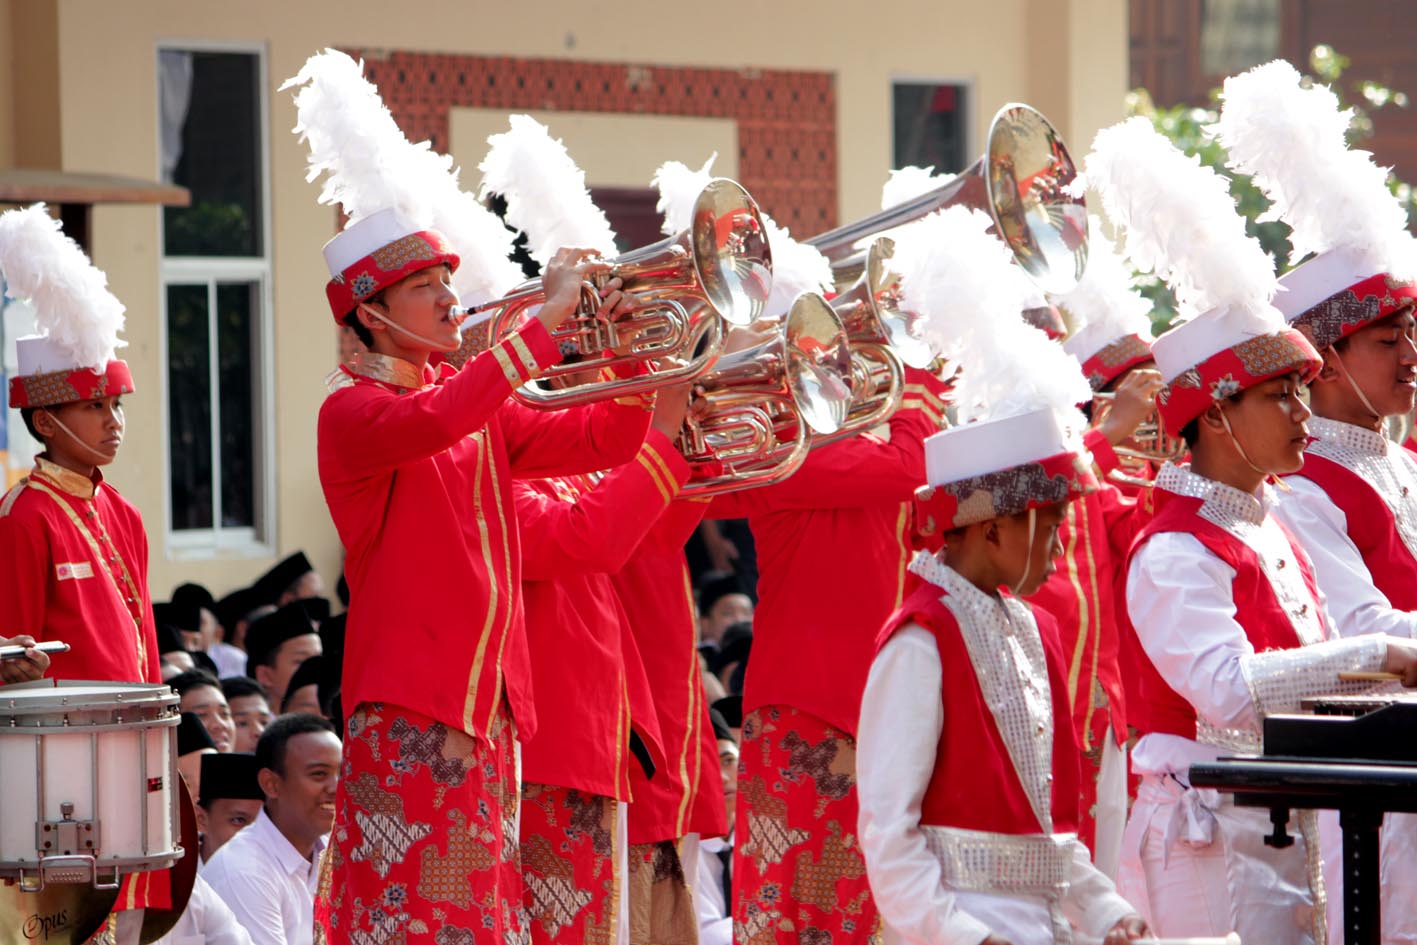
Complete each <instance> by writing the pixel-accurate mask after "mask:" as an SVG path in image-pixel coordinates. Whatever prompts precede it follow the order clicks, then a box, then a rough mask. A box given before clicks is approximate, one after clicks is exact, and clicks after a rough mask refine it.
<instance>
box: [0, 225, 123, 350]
mask: <svg viewBox="0 0 1417 945" xmlns="http://www.w3.org/2000/svg"><path fill="white" fill-rule="evenodd" d="M0 275H3V276H4V279H5V294H6V295H7V296H9V297H10V298H13V299H24V300H26V301H28V302H29V303H30V305H31V306H33V308H34V313H35V326H36V327H37V328H38V329H39V332H40V334H42V335H45V336H47V337H48V338H49V341H50V343H51V344H52V345H54V346H55V347H57V348H59V349H61V350H63V351H64V352H65V353H67V354H68V355H69V357H70V359H71V360H72V362H73V363H74V364H75V365H79V366H83V367H90V368H94V369H95V370H100V371H101V370H103V369H104V368H105V367H107V365H108V362H109V361H112V360H113V358H114V351H115V349H117V348H119V347H121V346H122V345H124V344H125V342H123V341H120V340H119V338H118V333H119V332H120V331H122V330H123V311H124V309H123V303H122V302H120V301H118V299H117V298H115V297H114V295H113V293H112V292H110V291H108V276H106V275H105V274H104V273H103V270H101V269H99V268H98V267H97V266H95V265H94V264H93V263H92V262H90V261H89V258H88V256H86V255H84V251H83V250H82V249H80V248H79V244H78V243H75V242H74V241H73V240H72V239H70V238H69V237H68V236H65V235H64V233H63V232H62V231H61V229H60V224H59V221H58V220H56V219H54V218H53V217H51V216H50V215H49V213H48V211H47V210H46V209H45V206H44V204H42V203H37V204H35V205H33V206H31V207H26V208H25V209H23V210H10V211H7V212H6V213H0Z"/></svg>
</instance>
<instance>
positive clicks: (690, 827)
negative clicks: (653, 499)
mask: <svg viewBox="0 0 1417 945" xmlns="http://www.w3.org/2000/svg"><path fill="white" fill-rule="evenodd" d="M707 508H708V500H707V499H680V500H679V501H677V502H675V503H674V504H673V505H671V506H670V507H669V509H668V510H667V511H666V512H665V513H664V515H662V516H661V517H660V519H659V521H658V522H657V523H656V524H655V527H654V528H653V529H652V530H651V531H650V533H649V535H647V536H646V537H645V540H644V541H642V542H640V545H639V547H638V548H636V549H635V553H634V555H633V556H632V557H631V558H630V560H629V562H628V563H626V565H625V566H624V567H623V568H621V569H620V571H619V572H618V573H616V574H615V575H614V578H613V580H614V582H615V588H616V590H617V591H619V594H620V601H621V603H622V604H623V605H624V607H625V614H626V616H627V617H628V619H629V627H630V631H631V633H632V634H633V635H634V638H635V641H636V643H637V644H638V645H639V651H640V656H641V658H642V659H643V660H644V667H645V673H646V675H647V677H648V679H649V685H650V690H651V693H652V697H653V700H654V708H655V713H656V715H657V716H658V718H659V734H660V737H661V738H662V739H663V740H664V752H665V755H666V761H667V763H666V765H665V766H664V767H663V768H662V769H660V770H659V771H657V772H655V775H654V777H653V778H652V779H647V778H645V777H644V773H643V772H642V771H640V770H639V769H638V768H637V767H632V768H631V769H630V786H631V789H632V791H633V792H634V800H633V801H631V803H630V810H629V840H630V843H632V844H640V843H658V842H659V841H661V840H677V839H678V838H679V837H682V836H684V835H685V834H687V833H698V834H700V835H702V836H705V837H717V836H722V835H723V834H725V833H727V832H728V820H727V815H726V813H725V811H724V806H723V790H722V787H721V785H720V782H719V777H718V746H717V743H716V742H715V741H714V737H713V729H712V727H711V726H710V725H709V717H708V704H707V702H706V701H705V698H704V680H703V675H702V673H701V672H700V665H699V655H698V650H697V648H696V645H695V644H696V642H697V639H698V623H697V621H696V620H695V619H694V597H693V592H692V591H691V590H690V587H689V568H688V565H687V564H686V563H685V560H684V542H686V541H688V539H689V535H690V534H691V533H692V532H693V531H694V529H695V528H696V527H698V524H699V520H700V519H702V518H703V515H704V511H705V509H707Z"/></svg>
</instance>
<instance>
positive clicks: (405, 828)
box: [315, 702, 528, 945]
mask: <svg viewBox="0 0 1417 945" xmlns="http://www.w3.org/2000/svg"><path fill="white" fill-rule="evenodd" d="M487 736H488V737H487V738H486V739H485V740H482V739H474V738H473V737H472V736H470V735H467V734H466V733H464V732H461V731H458V730H456V729H453V728H450V727H449V726H447V725H443V724H442V723H439V722H436V721H434V720H433V719H431V718H429V717H427V716H423V715H419V714H417V713H415V712H411V711H409V710H406V709H403V708H400V707H398V706H393V705H386V704H383V703H377V702H374V703H362V704H360V705H359V706H358V708H357V709H356V711H355V712H354V713H353V714H352V715H351V716H350V718H349V721H348V722H347V723H346V726H345V739H344V760H343V764H342V766H341V771H340V785H339V793H338V796H337V797H336V800H335V806H336V811H335V826H334V831H333V833H332V834H331V838H330V845H329V848H328V849H327V851H326V855H325V860H324V863H323V864H322V870H321V877H320V889H319V893H318V894H317V896H316V898H315V942H316V945H323V943H329V945H344V943H349V945H386V943H388V945H413V943H434V945H474V943H479V945H480V943H500V945H526V942H527V941H528V939H527V935H526V925H527V923H526V916H525V914H524V912H523V906H522V878H521V862H520V860H519V858H518V856H517V826H516V823H517V803H518V792H517V782H516V728H515V726H514V725H513V723H512V721H511V717H510V715H509V714H508V713H507V710H506V707H505V704H504V705H503V706H502V707H501V708H500V709H499V710H498V711H497V713H496V714H495V715H494V717H493V722H492V725H491V727H490V729H489V731H488V733H487Z"/></svg>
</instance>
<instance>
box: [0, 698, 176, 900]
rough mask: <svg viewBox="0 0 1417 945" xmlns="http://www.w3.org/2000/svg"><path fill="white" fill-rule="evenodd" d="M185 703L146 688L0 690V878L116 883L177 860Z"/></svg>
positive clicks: (36, 884)
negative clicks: (179, 751)
mask: <svg viewBox="0 0 1417 945" xmlns="http://www.w3.org/2000/svg"><path fill="white" fill-rule="evenodd" d="M177 702H178V697H177V696H176V695H175V694H174V693H173V692H172V690H171V689H170V688H168V687H167V686H155V685H149V684H146V683H110V682H84V681H69V680H66V681H59V682H55V681H54V680H40V681H38V682H33V683H24V684H21V685H17V686H5V687H0V801H3V804H4V814H3V816H0V878H5V879H18V880H19V881H20V884H21V886H22V887H24V888H26V889H31V890H37V889H42V888H43V887H44V885H45V883H46V882H50V883H56V882H57V883H92V884H93V885H95V886H99V887H105V888H107V887H110V886H114V885H116V884H117V883H118V882H119V880H120V879H121V878H122V876H123V875H124V874H127V873H135V872H142V871H145V870H156V869H166V868H167V867H169V866H171V865H172V864H173V863H174V862H176V861H177V859H178V858H179V857H180V856H181V855H182V849H181V845H180V843H179V839H180V835H179V833H178V826H177V825H178V824H179V823H180V821H179V820H178V810H177V799H178V791H177V789H176V783H177V777H178V775H177V750H176V742H177V724H178V722H179V720H180V715H179V713H178V710H177Z"/></svg>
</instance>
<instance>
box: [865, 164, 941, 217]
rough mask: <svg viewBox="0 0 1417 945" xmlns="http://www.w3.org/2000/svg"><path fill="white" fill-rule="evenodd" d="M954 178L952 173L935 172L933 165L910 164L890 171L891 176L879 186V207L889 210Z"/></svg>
mask: <svg viewBox="0 0 1417 945" xmlns="http://www.w3.org/2000/svg"><path fill="white" fill-rule="evenodd" d="M954 179H955V175H954V174H936V173H935V169H934V168H933V167H916V166H914V165H911V166H909V167H902V168H899V169H898V170H894V171H891V176H890V177H889V178H887V180H886V182H885V184H884V185H883V186H882V187H881V209H882V210H889V209H890V208H891V207H896V206H899V205H900V204H903V203H905V202H906V201H907V200H914V199H915V198H916V197H919V196H920V195H921V194H926V193H929V192H930V191H932V190H934V189H935V188H936V187H939V186H941V185H943V184H947V183H949V182H950V181H952V180H954Z"/></svg>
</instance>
